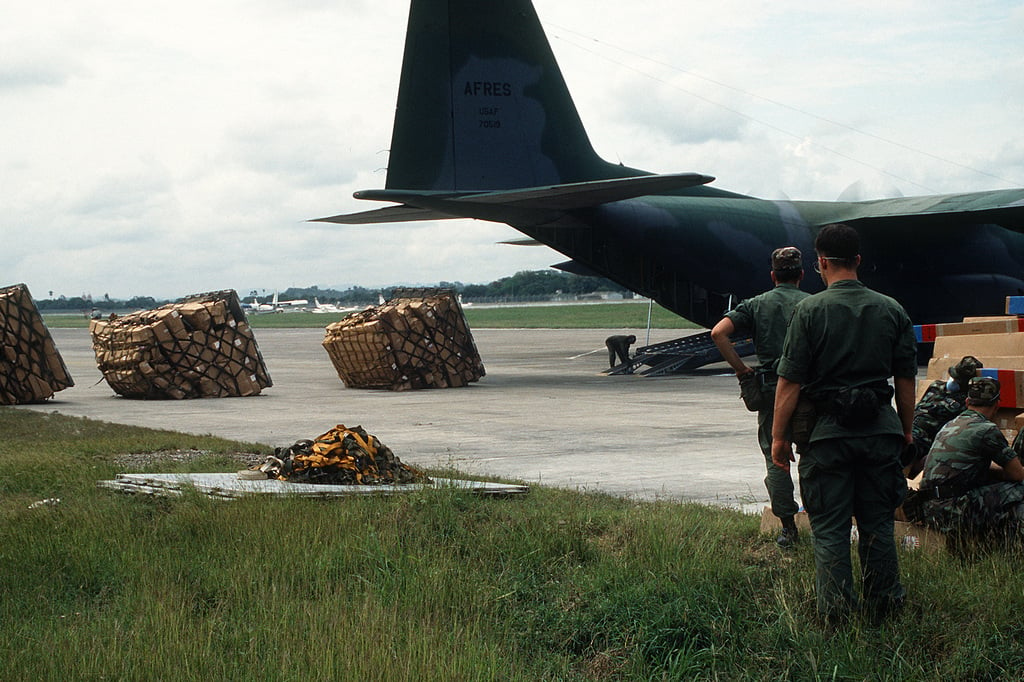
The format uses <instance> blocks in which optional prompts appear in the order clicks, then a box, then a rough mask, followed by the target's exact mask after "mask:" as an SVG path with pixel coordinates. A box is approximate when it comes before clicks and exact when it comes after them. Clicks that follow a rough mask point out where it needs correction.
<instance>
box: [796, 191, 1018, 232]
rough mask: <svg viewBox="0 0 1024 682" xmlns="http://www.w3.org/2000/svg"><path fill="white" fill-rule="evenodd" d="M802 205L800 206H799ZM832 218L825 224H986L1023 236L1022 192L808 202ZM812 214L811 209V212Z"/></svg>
mask: <svg viewBox="0 0 1024 682" xmlns="http://www.w3.org/2000/svg"><path fill="white" fill-rule="evenodd" d="M800 203H802V202H800ZM809 203H810V204H818V205H820V206H821V207H822V208H823V209H825V211H826V212H827V213H830V214H832V215H831V216H830V217H829V222H846V223H854V222H861V221H865V222H866V221H873V220H887V219H893V218H900V219H910V220H908V222H907V224H908V225H909V224H912V222H913V219H918V220H919V221H928V220H929V219H936V220H943V221H944V222H949V221H950V220H954V219H956V220H955V221H956V222H971V223H979V222H989V223H995V224H997V225H1001V226H1002V227H1005V228H1007V229H1009V230H1014V231H1016V232H1024V189H1002V190H992V191H988V192H966V193H963V194H940V195H935V196H924V197H898V198H894V199H877V200H874V201H859V202H850V203H838V204H837V203H827V202H809ZM812 211H813V209H812Z"/></svg>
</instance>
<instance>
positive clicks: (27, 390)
mask: <svg viewBox="0 0 1024 682" xmlns="http://www.w3.org/2000/svg"><path fill="white" fill-rule="evenodd" d="M0 342H2V346H0V405H20V404H25V403H38V402H42V401H44V400H47V399H49V398H52V397H53V394H54V393H56V392H57V391H63V390H64V389H65V388H68V387H70V386H74V385H75V382H74V381H73V380H72V379H71V375H70V374H68V368H67V367H66V366H65V365H64V359H63V358H62V357H61V356H60V353H59V352H58V351H57V346H56V345H55V344H54V343H53V338H52V337H51V336H50V331H49V330H48V329H47V328H46V325H45V324H43V318H42V316H41V315H40V314H39V310H38V309H37V308H36V304H35V301H33V300H32V295H31V294H30V293H29V291H28V287H27V286H25V285H24V284H15V285H14V286H9V287H4V288H2V289H0Z"/></svg>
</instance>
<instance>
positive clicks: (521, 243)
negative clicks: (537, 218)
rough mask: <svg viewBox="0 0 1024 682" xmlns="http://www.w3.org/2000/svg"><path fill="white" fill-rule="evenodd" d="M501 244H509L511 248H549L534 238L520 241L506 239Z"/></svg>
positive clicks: (524, 238)
mask: <svg viewBox="0 0 1024 682" xmlns="http://www.w3.org/2000/svg"><path fill="white" fill-rule="evenodd" d="M498 243H499V244H508V245H509V246H547V245H546V244H545V243H544V242H542V241H539V240H537V239H534V238H533V237H522V238H520V239H504V240H502V241H500V242H498Z"/></svg>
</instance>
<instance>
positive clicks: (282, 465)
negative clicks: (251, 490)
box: [263, 424, 430, 485]
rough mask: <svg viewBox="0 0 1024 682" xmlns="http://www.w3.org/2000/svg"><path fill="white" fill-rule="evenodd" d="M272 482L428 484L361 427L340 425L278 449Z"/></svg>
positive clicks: (420, 475)
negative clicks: (309, 438)
mask: <svg viewBox="0 0 1024 682" xmlns="http://www.w3.org/2000/svg"><path fill="white" fill-rule="evenodd" d="M276 459H277V460H278V461H277V462H276V463H275V466H274V467H272V468H269V467H267V466H266V465H264V467H263V470H264V471H267V473H268V474H269V475H270V477H271V478H277V479H279V480H282V481H290V482H292V483H329V484H333V485H383V484H390V483H429V482H430V479H429V478H427V476H426V474H424V473H423V472H421V471H419V470H418V469H415V468H414V467H411V466H408V465H407V464H403V463H402V462H401V461H399V459H398V457H396V456H395V453H393V452H392V451H391V448H389V447H388V446H386V445H384V444H383V443H381V442H380V440H378V439H377V437H376V436H373V435H370V434H368V433H367V432H366V430H365V429H363V427H361V426H356V427H353V428H351V429H350V428H347V427H345V425H344V424H339V425H338V426H336V427H334V428H333V429H331V430H330V431H328V432H327V433H325V434H323V435H321V436H318V437H317V438H316V439H314V440H300V441H298V442H296V443H295V444H294V445H292V446H291V447H290V448H287V449H285V448H278V450H277V452H276Z"/></svg>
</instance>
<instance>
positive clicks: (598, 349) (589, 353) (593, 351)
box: [566, 348, 607, 360]
mask: <svg viewBox="0 0 1024 682" xmlns="http://www.w3.org/2000/svg"><path fill="white" fill-rule="evenodd" d="M603 350H607V349H606V348H595V349H594V350H588V351H587V352H586V353H580V354H579V355H574V356H572V357H571V358H566V360H575V359H577V358H582V357H583V356H584V355H593V354H594V353H598V352H600V351H603Z"/></svg>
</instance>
